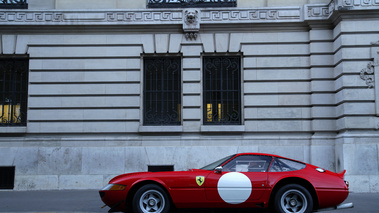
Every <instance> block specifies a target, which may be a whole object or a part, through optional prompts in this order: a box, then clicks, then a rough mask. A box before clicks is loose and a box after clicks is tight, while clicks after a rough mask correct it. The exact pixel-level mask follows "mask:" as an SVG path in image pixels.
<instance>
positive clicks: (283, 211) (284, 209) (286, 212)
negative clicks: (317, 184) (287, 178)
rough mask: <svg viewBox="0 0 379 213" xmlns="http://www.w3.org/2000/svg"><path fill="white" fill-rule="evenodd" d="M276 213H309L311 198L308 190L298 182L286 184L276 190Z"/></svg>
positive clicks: (311, 208) (311, 207) (311, 204)
mask: <svg viewBox="0 0 379 213" xmlns="http://www.w3.org/2000/svg"><path fill="white" fill-rule="evenodd" d="M273 207H274V211H275V212H277V213H310V212H312V210H313V199H312V195H311V194H310V193H309V191H308V190H307V189H306V188H304V187H303V186H300V185H298V184H288V185H285V186H283V187H282V188H280V189H279V190H278V192H277V193H276V194H275V197H274V206H273Z"/></svg>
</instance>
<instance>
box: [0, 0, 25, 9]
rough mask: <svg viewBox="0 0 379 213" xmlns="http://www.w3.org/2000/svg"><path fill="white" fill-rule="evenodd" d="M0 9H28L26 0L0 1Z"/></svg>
mask: <svg viewBox="0 0 379 213" xmlns="http://www.w3.org/2000/svg"><path fill="white" fill-rule="evenodd" d="M0 9H28V0H0Z"/></svg>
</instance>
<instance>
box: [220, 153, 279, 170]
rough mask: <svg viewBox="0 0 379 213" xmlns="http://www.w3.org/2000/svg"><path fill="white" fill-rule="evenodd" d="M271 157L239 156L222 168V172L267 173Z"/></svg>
mask: <svg viewBox="0 0 379 213" xmlns="http://www.w3.org/2000/svg"><path fill="white" fill-rule="evenodd" d="M271 160H272V157H270V156H261V155H241V156H238V157H236V158H234V159H233V160H231V161H230V162H228V163H227V164H225V165H224V166H223V171H224V172H267V169H268V167H269V166H270V163H271Z"/></svg>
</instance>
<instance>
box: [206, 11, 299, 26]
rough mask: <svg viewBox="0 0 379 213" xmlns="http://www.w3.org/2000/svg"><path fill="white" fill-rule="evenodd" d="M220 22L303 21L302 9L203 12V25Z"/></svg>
mask: <svg viewBox="0 0 379 213" xmlns="http://www.w3.org/2000/svg"><path fill="white" fill-rule="evenodd" d="M220 21H223V22H233V23H254V22H278V21H279V22H280V21H301V8H285V9H280V8H272V9H251V10H221V11H220V10H214V9H212V10H202V11H201V22H202V23H210V22H220Z"/></svg>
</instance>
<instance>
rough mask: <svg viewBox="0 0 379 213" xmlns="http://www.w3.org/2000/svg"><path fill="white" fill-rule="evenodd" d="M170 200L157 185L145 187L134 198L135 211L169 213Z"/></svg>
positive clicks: (137, 212)
mask: <svg viewBox="0 0 379 213" xmlns="http://www.w3.org/2000/svg"><path fill="white" fill-rule="evenodd" d="M169 209H170V200H169V198H168V196H167V194H166V192H165V191H164V190H163V189H162V188H161V187H159V186H157V185H155V184H148V185H144V186H142V187H141V188H139V189H138V190H137V192H136V194H135V195H134V197H133V210H134V212H136V213H151V212H153V213H167V212H168V211H169Z"/></svg>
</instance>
